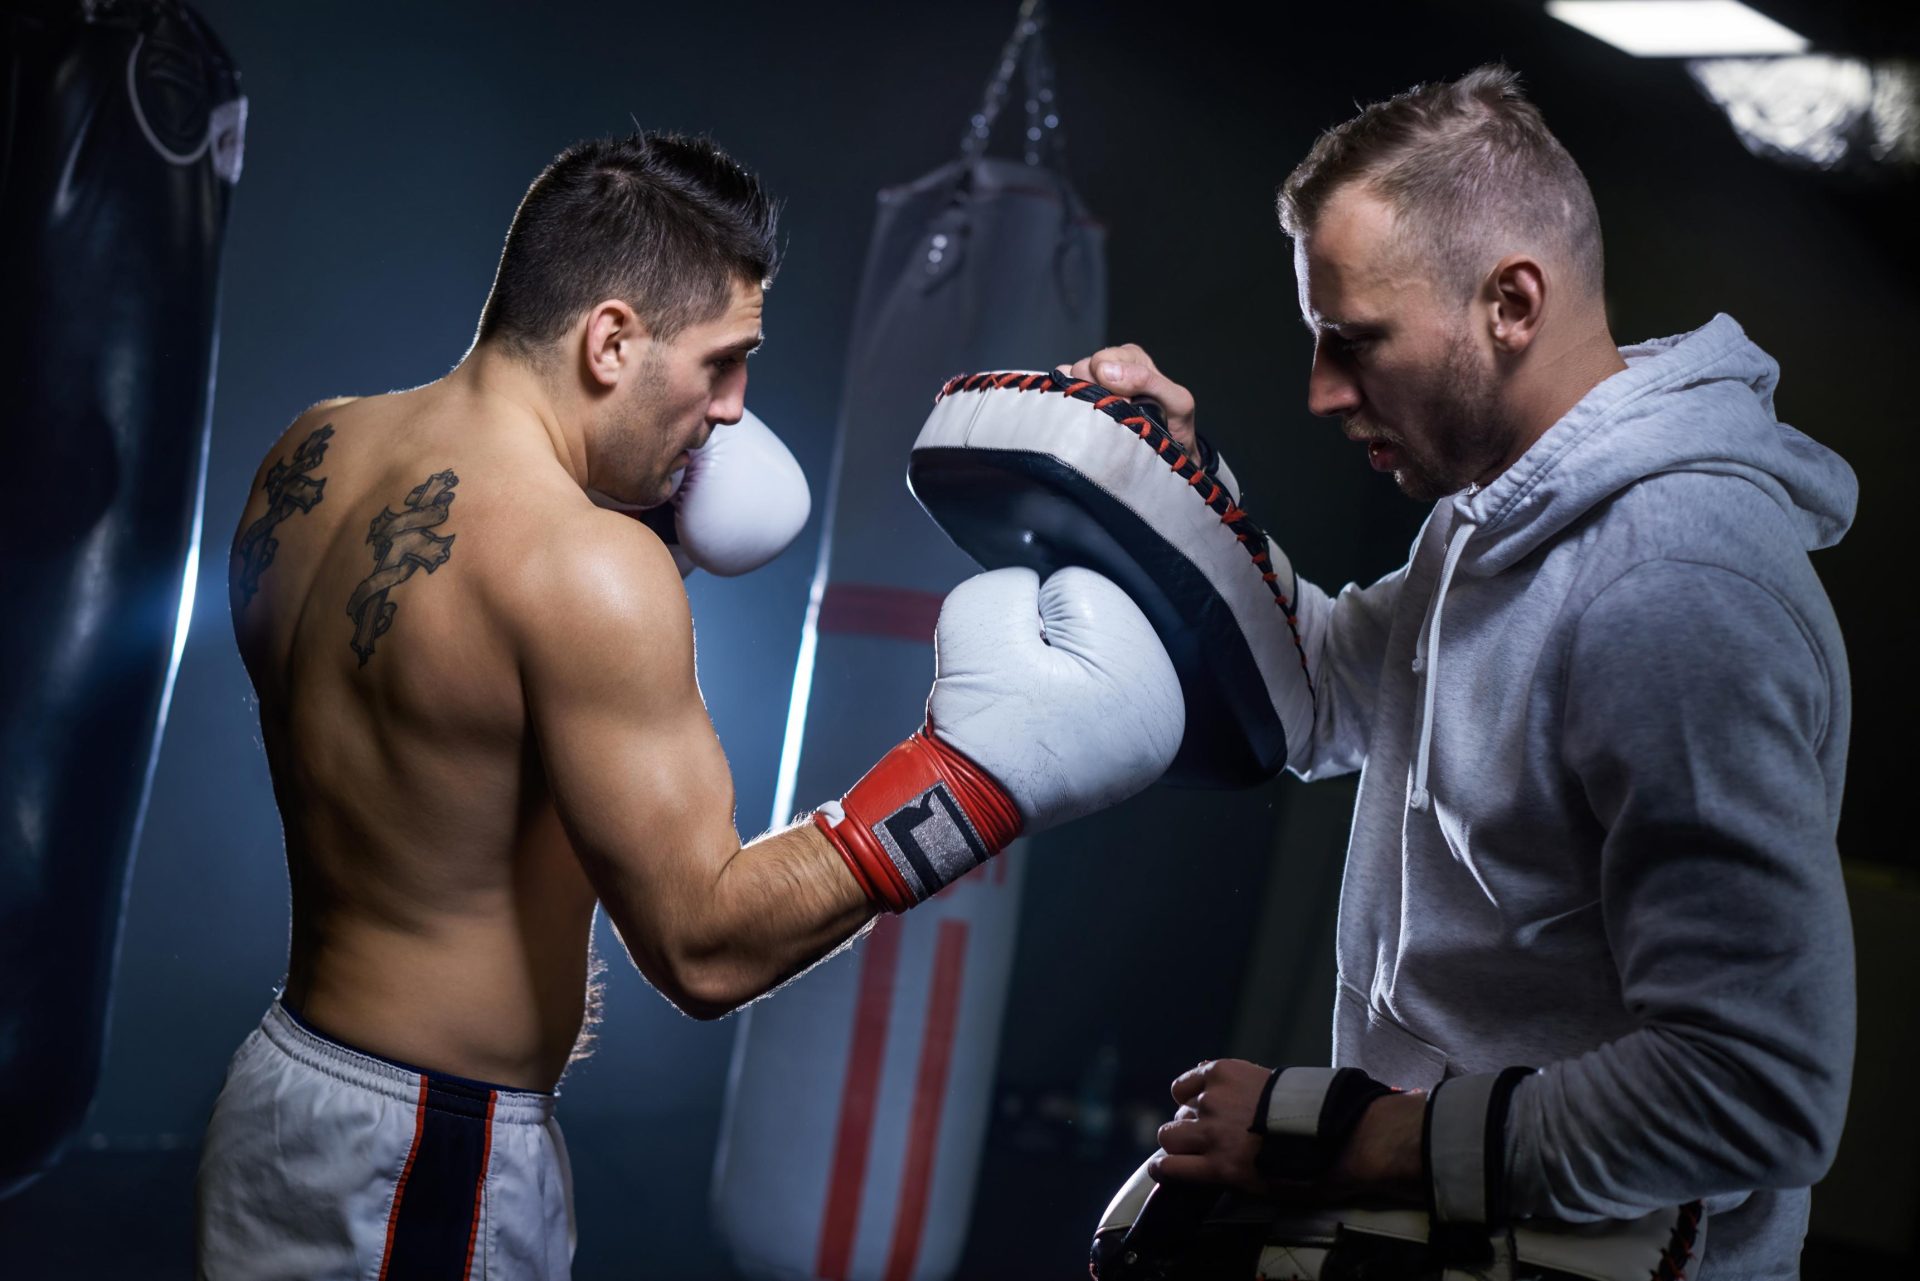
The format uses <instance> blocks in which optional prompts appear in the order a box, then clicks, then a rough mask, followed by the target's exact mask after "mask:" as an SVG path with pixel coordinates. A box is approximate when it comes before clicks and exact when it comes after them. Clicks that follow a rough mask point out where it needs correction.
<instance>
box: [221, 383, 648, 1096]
mask: <svg viewBox="0 0 1920 1281" xmlns="http://www.w3.org/2000/svg"><path fill="white" fill-rule="evenodd" d="M596 517H599V518H601V519H616V520H617V519H618V518H608V517H603V516H602V515H601V514H600V513H597V512H594V510H593V508H592V507H591V505H590V504H589V503H588V502H587V500H586V498H585V496H584V495H583V493H582V491H581V490H580V488H579V486H578V485H577V484H576V483H575V482H574V481H573V480H572V478H571V477H570V476H568V475H567V473H566V472H565V471H564V470H563V469H562V468H561V467H560V465H559V463H558V462H557V460H556V457H555V455H554V453H553V451H552V449H551V448H550V447H549V446H548V445H547V442H546V440H545V438H544V437H543V436H541V435H540V434H539V433H538V431H537V430H535V431H532V432H529V431H527V430H525V424H524V423H515V422H514V421H512V420H511V419H508V418H507V417H506V416H505V414H504V413H503V412H502V411H501V410H498V409H495V408H493V407H490V406H489V405H487V404H485V403H483V402H481V401H480V400H479V398H477V397H476V396H474V395H472V394H468V393H463V392H460V391H456V390H452V389H448V388H446V387H443V386H439V385H435V386H431V387H428V388H422V389H419V390H417V391H412V392H404V393H398V394H394V395H390V396H378V397H371V398H368V399H363V400H354V401H341V402H332V403H329V404H324V405H320V406H317V407H316V408H315V409H314V410H312V411H309V412H308V413H307V414H305V415H303V416H302V417H301V418H300V419H299V420H298V421H297V422H295V424H294V425H293V427H292V428H290V429H289V430H288V431H287V433H286V434H285V435H284V436H283V437H282V438H281V439H280V441H279V442H278V443H277V444H276V445H275V446H274V448H273V450H272V451H271V452H270V453H269V455H268V457H267V459H266V461H265V462H264V463H263V464H262V466H261V468H260V471H259V473H258V475H257V476H256V477H255V483H254V488H253V492H252V493H251V495H250V496H249V500H248V502H247V506H246V509H245V511H244V513H243V514H242V516H241V519H240V522H239V528H238V530H237V532H236V537H235V542H234V548H233V558H232V561H231V562H230V571H231V572H230V591H231V597H232V609H233V619H234V630H235V634H236V637H237V639H238V641H239V647H240V652H241V656H242V657H243V659H244V660H245V663H246V667H247V671H248V674H249V675H250V676H251V677H252V680H253V685H254V689H255V691H256V692H257V694H258V697H259V711H260V725H261V734H262V739H263V741H264V743H265V747H266V752H267V759H268V763H269V766H270V768H271V771H272V775H273V784H274V792H275V796H276V798H277V800H278V802H279V806H280V812H281V817H282V822H283V825H284V828H285V834H286V855H287V864H288V870H289V874H290V880H291V885H292V900H293V901H292V906H293V929H292V940H291V951H290V957H289V967H288V982H287V996H288V999H289V1001H290V1002H291V1003H292V1004H293V1005H294V1006H295V1008H296V1009H298V1010H299V1011H300V1013H301V1014H302V1015H303V1016H305V1017H307V1018H308V1019H310V1020H311V1021H312V1022H313V1023H314V1024H315V1025H317V1026H318V1027H320V1028H321V1029H322V1030H323V1031H326V1032H328V1033H330V1034H332V1035H335V1036H337V1037H339V1038H340V1039H342V1040H345V1041H347V1042H349V1043H352V1044H356V1045H359V1046H361V1047H362V1048H365V1049H368V1050H371V1051H373V1052H375V1053H382V1054H386V1055H388V1056H390V1057H394V1058H398V1059H402V1060H404V1061H407V1062H412V1063H416V1064H419V1065H421V1066H426V1067H432V1068H437V1069H439V1070H443V1071H451V1072H456V1073H460V1074H463V1075H468V1076H474V1077H479V1078H482V1079H486V1080H491V1081H498V1082H500V1083H502V1084H507V1085H516V1086H522V1087H531V1088H549V1087H551V1086H552V1084H553V1083H554V1081H555V1080H556V1079H557V1078H558V1076H559V1074H560V1071H561V1070H562V1068H563V1067H564V1065H565V1062H566V1059H567V1055H568V1052H569V1050H570V1048H571V1047H572V1045H573V1043H574V1041H575V1038H576V1036H577V1034H578V1032H579V1029H580V1025H581V1020H582V1014H583V993H584V990H585V986H586V976H587V966H588V954H589V932H590V929H591V922H592V911H593V903H594V891H593V889H592V887H591V886H590V885H589V883H588V880H587V877H586V875H585V873H584V871H583V869H582V867H581V864H580V862H579V860H578V858H577V857H576V856H575V854H574V852H573V850H572V848H571V847H570V845H569V842H568V840H567V836H566V833H565V831H564V829H563V826H562V824H561V823H560V821H559V819H558V817H557V814H556V812H555V808H554V804H553V800H552V795H551V792H550V789H549V787H548V784H547V780H546V777H545V773H544V771H543V768H542V765H541V762H540V759H539V754H538V752H537V751H536V750H535V745H534V740H533V737H532V734H531V733H530V730H529V716H528V711H527V704H526V699H525V698H524V696H523V691H522V686H521V680H520V670H519V661H520V660H519V656H518V655H517V653H516V645H515V642H514V628H513V627H512V626H509V625H506V624H507V619H508V616H509V615H510V614H511V613H512V611H513V608H514V606H513V604H512V602H513V601H514V600H515V599H517V597H516V593H517V592H518V591H519V590H520V588H521V587H522V586H523V581H522V580H523V578H524V575H525V573H526V572H527V566H528V564H529V562H530V560H537V556H535V555H533V554H532V553H531V552H530V547H531V545H533V544H540V545H544V544H545V542H546V541H547V540H548V539H549V537H550V535H551V531H552V529H553V528H554V526H555V524H556V522H558V523H562V524H564V523H565V522H568V521H579V520H582V519H585V520H593V519H594V518H596ZM629 523H630V522H629ZM680 608H681V609H682V610H684V604H682V605H681V606H680Z"/></svg>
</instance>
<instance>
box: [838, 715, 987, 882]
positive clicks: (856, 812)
mask: <svg viewBox="0 0 1920 1281" xmlns="http://www.w3.org/2000/svg"><path fill="white" fill-rule="evenodd" d="M840 806H841V809H842V811H843V812H844V814H845V817H844V818H842V819H841V821H840V822H839V823H837V824H836V823H832V822H829V821H828V819H827V817H826V815H824V814H815V815H814V816H813V821H814V825H815V826H817V827H818V828H819V829H820V830H821V831H822V832H824V833H825V834H826V837H827V839H828V840H829V841H832V842H833V846H834V848H835V849H837V850H839V851H840V857H841V858H843V859H845V860H846V862H847V869H848V870H849V871H850V872H852V873H853V879H854V880H856V881H858V882H859V883H860V888H861V889H863V890H865V891H866V894H867V897H868V898H870V899H872V900H873V901H874V902H876V903H880V904H883V905H884V906H885V907H887V908H888V909H889V910H891V911H895V912H904V911H906V910H907V909H908V908H910V907H912V906H913V905H914V904H916V903H920V902H923V901H925V900H926V899H928V898H931V897H932V896H933V895H935V894H937V893H939V892H940V890H941V889H943V888H945V887H946V886H947V885H949V884H951V883H952V882H954V881H956V880H958V879H959V878H960V877H962V876H964V875H966V874H967V873H968V872H970V871H972V870H973V869H974V868H975V867H978V866H979V865H980V864H982V863H984V862H986V861H987V860H988V859H990V858H992V857H993V856H994V855H995V854H998V853H999V852H1000V851H1001V850H1003V849H1005V848H1006V847H1007V846H1008V845H1009V844H1010V843H1011V842H1012V841H1013V839H1014V838H1015V837H1017V836H1018V835H1020V826H1021V820H1020V811H1019V809H1017V808H1016V807H1015V806H1014V803H1013V798H1012V797H1011V796H1008V795H1007V792H1006V789H1005V788H1003V787H1001V786H1000V784H999V783H997V782H995V781H994V780H993V778H992V776H991V775H989V774H988V773H987V772H986V771H985V770H983V769H981V768H980V767H979V766H978V765H975V764H974V763H973V762H972V761H970V760H968V759H967V758H966V757H964V756H962V755H961V754H960V753H958V752H956V751H954V750H953V749H952V748H951V747H948V746H947V745H946V744H945V743H943V742H941V741H940V740H939V739H938V738H936V737H935V736H934V735H933V732H932V726H930V725H929V726H923V727H922V728H921V729H919V730H917V731H916V732H915V733H914V734H913V736H912V737H911V738H908V739H907V740H906V741H905V742H903V743H901V744H900V745H899V746H898V747H896V748H894V749H893V750H892V751H891V752H888V753H887V754H886V755H885V756H883V757H881V758H880V761H879V763H878V764H876V765H875V766H874V767H873V768H872V769H870V770H868V771H867V773H866V775H865V777H863V778H862V779H861V780H860V781H859V782H858V783H855V784H854V785H853V789H852V790H851V791H849V792H848V793H847V794H846V796H845V797H843V798H842V799H841V801H840Z"/></svg>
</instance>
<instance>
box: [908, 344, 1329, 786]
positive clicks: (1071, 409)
mask: <svg viewBox="0 0 1920 1281" xmlns="http://www.w3.org/2000/svg"><path fill="white" fill-rule="evenodd" d="M907 477H908V484H909V485H910V487H911V488H912V490H913V493H914V496H915V497H916V498H918V499H919V500H920V503H921V505H922V506H923V507H925V508H926V510H927V514H928V515H930V516H932V517H933V519H934V521H935V523H937V524H938V525H939V526H940V527H941V528H942V529H943V530H945V531H946V533H947V535H948V536H949V537H950V538H952V539H953V541H954V542H955V543H956V544H958V545H959V547H960V548H961V550H963V551H965V552H966V553H967V554H968V555H970V556H972V557H973V558H974V559H975V560H976V561H978V562H979V563H980V564H981V565H983V566H984V567H986V568H988V569H996V568H1000V567H1002V566H1007V565H1024V566H1026V567H1028V568H1030V569H1034V570H1037V571H1038V572H1040V573H1042V574H1050V573H1052V572H1053V571H1055V570H1057V569H1060V568H1062V567H1064V566H1068V565H1079V566H1084V567H1086V568H1089V569H1092V570H1094V571H1096V572H1097V573H1099V574H1101V575H1103V576H1105V577H1106V578H1109V579H1111V580H1112V581H1113V582H1115V583H1118V584H1119V585H1120V586H1121V587H1122V588H1123V589H1124V590H1125V591H1126V592H1127V594H1128V595H1129V596H1131V597H1132V598H1133V599H1134V601H1135V602H1136V603H1138V604H1139V606H1140V608H1141V610H1142V611H1143V612H1144V613H1145V614H1146V616H1147V619H1148V620H1149V621H1150V622H1151V623H1152V624H1153V628H1154V631H1155V633H1156V634H1157V635H1158V636H1159V637H1160V640H1161V643H1162V644H1163V645H1164V646H1165V648H1166V650H1167V653H1168V655H1169V656H1170V657H1171V658H1172V660H1173V664H1174V669H1175V670H1176V671H1177V672H1178V673H1179V676H1180V684H1181V689H1182V695H1183V698H1184V700H1185V703H1186V736H1185V741H1184V742H1182V744H1181V746H1180V751H1179V754H1178V755H1177V756H1176V758H1175V760H1174V764H1173V767H1172V769H1171V770H1170V771H1169V772H1168V775H1167V781H1168V782H1172V783H1179V784H1185V785H1190V786H1210V787H1241V786H1247V785H1250V784H1253V783H1258V782H1261V781H1262V780H1264V779H1267V778H1271V777H1272V776H1273V775H1274V774H1276V773H1278V772H1279V771H1280V769H1281V768H1282V767H1283V766H1285V764H1286V763H1287V758H1288V755H1289V752H1290V750H1291V749H1292V747H1294V746H1295V745H1297V744H1301V743H1304V742H1305V741H1306V739H1307V738H1308V737H1310V736H1311V734H1312V732H1313V723H1314V704H1315V681H1316V679H1317V674H1316V673H1314V672H1311V671H1309V663H1308V657H1307V656H1308V655H1309V654H1316V653H1318V652H1319V649H1318V644H1317V641H1318V638H1319V637H1320V636H1321V635H1322V634H1323V633H1324V631H1325V628H1326V623H1327V614H1328V612H1329V609H1330V605H1329V603H1328V601H1327V600H1326V598H1325V597H1324V596H1322V595H1321V594H1320V593H1318V592H1317V591H1311V590H1309V591H1305V592H1302V591H1299V590H1298V584H1296V581H1295V578H1294V574H1293V569H1292V567H1291V566H1290V565H1289V564H1288V563H1287V559H1286V556H1285V555H1284V554H1283V553H1282V552H1281V551H1280V549H1279V548H1278V547H1276V546H1275V545H1274V544H1273V543H1272V542H1271V541H1270V540H1269V539H1268V537H1267V535H1266V533H1265V532H1264V531H1263V530H1262V529H1261V528H1260V527H1259V526H1258V525H1256V524H1255V523H1254V521H1253V519H1252V518H1251V517H1250V516H1249V515H1248V514H1247V512H1246V510H1245V508H1244V507H1243V506H1242V505H1241V493H1240V490H1239V486H1238V484H1237V483H1236V482H1235V481H1234V479H1233V475H1232V473H1231V472H1230V471H1229V470H1228V469H1227V467H1226V465H1225V463H1223V462H1221V461H1220V460H1219V459H1218V458H1217V457H1196V456H1195V455H1194V454H1193V453H1190V452H1188V451H1187V450H1185V449H1184V448H1182V447H1181V446H1180V444H1179V443H1178V442H1177V441H1175V440H1174V438H1173V437H1172V435H1170V434H1169V433H1168V432H1167V431H1166V429H1165V426H1164V424H1163V423H1162V422H1161V421H1160V420H1159V418H1158V415H1157V406H1151V405H1148V404H1145V403H1134V402H1131V401H1128V400H1126V399H1125V398H1124V397H1121V396H1117V395H1114V394H1113V393H1111V392H1109V391H1107V390H1106V389H1105V388H1103V387H1101V386H1100V385H1099V384H1097V383H1091V382H1088V381H1086V380H1085V379H1079V378H1072V377H1069V376H1068V375H1066V374H1062V373H1058V372H1046V373H1017V372H1016V373H992V374H973V375H967V376H962V377H958V378H954V379H951V380H949V381H948V382H947V383H946V385H945V386H943V387H942V388H941V389H940V392H939V394H938V395H937V396H936V397H935V399H934V407H933V412H932V413H931V414H930V415H928V418H927V421H926V425H925V426H924V427H923V428H922V429H921V432H920V435H919V438H918V439H917V440H916V441H915V442H914V446H913V456H912V461H911V462H910V464H909V466H908V469H907Z"/></svg>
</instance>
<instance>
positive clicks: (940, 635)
mask: <svg viewBox="0 0 1920 1281" xmlns="http://www.w3.org/2000/svg"><path fill="white" fill-rule="evenodd" d="M1185 732H1186V702H1185V700H1184V699H1183V698H1182V697H1181V693H1180V678H1179V677H1178V676H1177V675H1176V674H1175V673H1174V670H1173V662H1172V660H1170V659H1169V658H1168V657H1167V652H1166V650H1165V649H1163V648H1162V647H1161V645H1160V638H1159V637H1158V636H1156V635H1155V634H1154V631H1153V625H1152V624H1150V623H1149V622H1147V619H1146V616H1145V615H1144V614H1142V613H1141V612H1140V608H1139V606H1137V605H1135V604H1134V603H1133V601H1132V600H1131V599H1129V598H1128V596H1127V594H1126V593H1125V592H1123V591H1121V590H1120V588H1118V587H1116V586H1115V585H1114V584H1113V583H1111V582H1109V581H1108V580H1107V579H1105V578H1102V577H1101V576H1100V575H1098V574H1096V573H1094V572H1093V571H1092V570H1089V569H1078V568H1074V569H1063V570H1061V571H1059V572H1058V573H1056V574H1054V575H1052V576H1051V577H1049V578H1048V579H1047V580H1046V582H1044V583H1042V582H1041V581H1040V578H1039V576H1038V575H1037V574H1035V573H1034V572H1033V571H1032V570H1030V569H997V570H994V571H992V572H990V573H985V574H980V575H977V576H975V577H973V578H970V579H968V580H967V581H966V582H964V583H962V584H960V586H958V587H956V588H954V590H953V592H952V593H951V594H950V595H949V596H948V597H947V599H946V602H945V604H943V605H942V606H941V608H940V622H939V624H938V626H937V628H936V630H935V634H934V681H933V692H932V693H931V694H930V695H928V697H927V723H926V725H925V726H924V727H923V728H922V729H921V730H920V731H919V732H917V733H915V734H914V735H913V736H912V737H911V738H908V739H907V740H906V741H905V742H903V743H901V744H900V745H899V746H898V747H896V748H894V749H893V751H891V752H889V753H888V754H887V755H886V756H885V757H883V758H882V759H881V760H880V763H879V764H877V765H875V766H874V767H873V768H872V769H871V770H869V771H867V774H866V776H865V777H863V778H862V779H861V780H860V781H859V782H858V783H856V784H855V785H854V787H853V790H851V791H849V792H848V793H847V794H846V796H845V797H843V798H842V799H841V800H840V801H839V803H837V804H834V805H828V806H825V807H823V808H822V809H821V811H820V813H818V814H817V815H815V818H814V821H815V824H816V825H817V826H818V827H819V828H820V830H821V831H822V832H824V833H825V834H826V836H827V839H828V840H830V841H832V842H833V844H834V846H835V848H836V849H838V850H839V851H840V854H841V857H842V858H844V859H845V860H846V861H847V866H848V868H849V870H851V871H852V872H853V875H854V879H856V880H857V881H859V882H860V885H861V887H862V888H863V889H865V890H866V891H867V894H868V897H870V898H872V899H873V900H874V901H876V902H878V903H881V904H884V905H885V906H887V907H889V908H892V909H893V910H895V911H903V910H905V909H906V908H909V907H912V906H913V905H914V904H915V903H918V902H921V901H922V900H924V899H926V898H927V897H928V896H930V895H932V894H935V893H937V892H938V891H939V890H940V889H941V888H942V887H943V886H945V885H947V884H949V883H950V882H952V881H953V880H955V879H956V878H958V877H960V876H962V875H964V874H965V873H966V872H968V871H969V870H971V869H972V868H973V867H975V866H976V865H978V864H979V863H982V862H984V861H985V860H986V859H988V858H990V857H992V856H993V855H994V854H997V853H999V852H1000V850H1001V849H1003V848H1005V846H1006V845H1007V844H1008V843H1009V842H1011V841H1012V840H1013V839H1014V837H1016V836H1018V835H1020V834H1021V832H1023V831H1028V832H1037V831H1040V830H1042V829H1044V828H1048V827H1052V826H1054V825H1055V824H1058V823H1064V822H1066V821H1068V820H1069V819H1074V818H1078V817H1080V816H1081V815H1083V814H1090V813H1092V812H1093V811H1095V810H1099V809H1104V808H1106V807H1107V806H1109V805H1113V804H1116V803H1118V802H1119V801H1122V800H1125V799H1126V798H1127V797H1129V796H1131V795H1133V794H1134V793H1135V792H1138V791H1139V790H1141V789H1142V788H1144V787H1146V786H1147V785H1148V784H1150V783H1152V782H1153V781H1154V780H1155V779H1157V778H1159V777H1160V776H1161V775H1162V774H1164V773H1165V772H1166V769H1167V766H1168V765H1169V764H1170V763H1171V762H1172V760H1173V755H1174V752H1175V751H1176V750H1178V748H1179V746H1180V739H1181V736H1182V735H1183V734H1184V733H1185Z"/></svg>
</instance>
